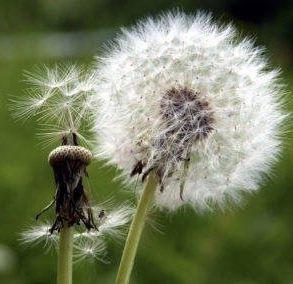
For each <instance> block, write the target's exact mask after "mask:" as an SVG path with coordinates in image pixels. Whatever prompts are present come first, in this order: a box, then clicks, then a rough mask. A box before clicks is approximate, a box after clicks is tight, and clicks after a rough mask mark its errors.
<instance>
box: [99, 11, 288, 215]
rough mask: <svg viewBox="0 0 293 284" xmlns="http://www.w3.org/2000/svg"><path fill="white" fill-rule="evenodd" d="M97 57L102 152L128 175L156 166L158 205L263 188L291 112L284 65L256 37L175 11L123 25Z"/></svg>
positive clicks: (233, 197) (234, 196)
mask: <svg viewBox="0 0 293 284" xmlns="http://www.w3.org/2000/svg"><path fill="white" fill-rule="evenodd" d="M97 60H98V63H97V75H98V77H99V82H98V83H97V84H96V90H95V92H96V98H97V99H98V100H99V111H98V115H97V116H96V121H95V131H96V133H97V137H98V141H99V144H98V146H97V149H96V150H97V154H98V156H99V157H102V158H104V159H106V160H108V161H109V164H112V165H116V166H117V167H118V168H119V169H121V170H122V172H123V174H124V176H125V177H126V179H127V180H128V181H134V180H136V179H137V177H136V176H135V174H139V173H140V170H141V171H142V173H141V175H144V174H145V176H147V172H148V171H151V170H154V171H156V172H157V175H158V178H159V179H160V187H159V186H158V190H157V192H156V200H155V203H156V205H157V206H159V207H164V208H168V209H170V210H173V209H176V208H178V207H179V206H181V205H184V204H191V205H192V206H194V207H195V208H196V209H199V210H200V209H207V208H212V207H213V205H218V206H220V207H222V206H224V205H225V204H226V201H235V202H238V201H239V199H240V197H241V192H252V191H255V190H257V189H258V187H259V183H260V181H261V178H262V176H263V174H264V173H268V171H269V170H270V168H271V165H272V163H273V162H274V161H275V159H276V158H277V156H278V153H279V151H280V134H281V133H280V126H281V124H282V122H283V120H284V115H283V113H282V111H281V101H280V97H281V95H282V89H281V87H280V84H279V83H278V78H277V77H278V71H276V70H270V69H269V68H268V64H267V62H266V60H265V59H264V57H263V55H262V51H261V50H260V49H258V48H255V47H253V44H252V42H251V41H250V40H247V39H244V40H241V41H240V40H238V39H237V33H236V31H235V29H234V28H233V27H232V26H230V25H228V26H219V25H217V24H215V23H214V22H213V20H212V18H211V17H210V16H207V15H205V14H200V13H199V14H197V15H196V16H190V15H186V14H184V13H179V12H177V13H168V14H164V15H163V16H161V17H159V18H156V19H153V18H149V19H146V20H144V21H142V22H140V23H139V24H138V25H136V26H135V27H133V28H131V29H125V30H123V31H122V33H121V35H120V36H118V38H117V40H116V42H115V43H113V44H112V46H111V47H110V49H109V50H108V51H106V52H105V53H104V55H103V57H100V58H98V59H97ZM135 167H137V169H136V170H135V169H134V168H135ZM131 173H132V174H133V175H134V177H133V178H130V174H131ZM160 188H161V191H160V190H159V189H160ZM180 191H181V194H180Z"/></svg>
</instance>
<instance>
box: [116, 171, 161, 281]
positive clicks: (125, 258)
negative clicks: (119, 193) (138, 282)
mask: <svg viewBox="0 0 293 284" xmlns="http://www.w3.org/2000/svg"><path fill="white" fill-rule="evenodd" d="M157 183H158V182H157V178H156V176H155V173H154V171H152V172H151V173H150V175H149V177H148V180H147V183H146V185H145V188H144V190H143V193H142V195H141V198H140V200H139V203H138V206H137V209H136V212H135V215H134V218H133V220H132V223H131V225H130V229H129V232H128V236H127V240H126V243H125V246H124V250H123V254H122V258H121V261H120V266H119V270H118V274H117V278H116V284H127V283H129V280H130V275H131V271H132V268H133V264H134V259H135V255H136V252H137V248H138V244H139V240H140V237H141V234H142V230H143V227H144V223H145V218H146V215H147V211H148V207H149V204H150V201H151V200H152V199H153V196H154V193H155V189H156V187H157Z"/></svg>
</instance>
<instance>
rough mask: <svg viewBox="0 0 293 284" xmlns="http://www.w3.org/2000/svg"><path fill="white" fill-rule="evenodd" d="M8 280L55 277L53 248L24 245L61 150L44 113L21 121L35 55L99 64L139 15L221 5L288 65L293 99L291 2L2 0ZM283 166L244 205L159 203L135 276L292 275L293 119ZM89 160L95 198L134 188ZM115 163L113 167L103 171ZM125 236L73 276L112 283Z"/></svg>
mask: <svg viewBox="0 0 293 284" xmlns="http://www.w3.org/2000/svg"><path fill="white" fill-rule="evenodd" d="M0 4H1V5H0V7H1V8H0V70H1V71H0V129H1V133H0V145H1V147H0V149H1V156H0V218H1V219H0V228H1V230H0V283H3V284H28V283H30V284H39V283H44V284H45V283H54V282H55V273H56V256H55V252H54V251H53V252H48V251H47V250H46V249H45V248H43V247H42V246H40V245H39V246H32V247H25V246H23V245H21V244H20V242H19V234H20V233H21V232H22V231H23V230H24V229H26V228H27V227H28V226H30V225H32V224H34V222H35V221H34V216H35V214H36V212H38V211H39V210H40V209H41V208H42V207H43V206H44V205H45V204H46V203H47V202H48V201H49V200H50V199H51V197H52V195H53V192H54V183H53V178H52V172H51V169H50V168H49V166H48V164H47V154H48V152H49V151H50V150H51V149H48V148H45V149H43V148H42V147H41V146H40V145H39V142H40V141H39V140H38V138H37V137H36V134H37V126H36V123H35V121H29V122H28V123H26V124H21V123H16V122H15V121H14V120H13V119H12V118H11V115H10V113H9V111H8V104H9V103H8V99H9V96H23V95H24V93H25V91H24V90H25V89H26V88H27V85H26V84H25V83H24V82H23V79H24V77H23V71H24V70H28V71H33V70H34V67H35V66H36V65H41V64H51V63H55V62H64V61H66V62H67V61H71V62H77V63H78V64H84V63H85V64H87V63H90V62H91V60H92V59H93V56H94V55H95V54H96V53H97V52H98V51H99V48H100V47H101V46H102V45H103V43H105V41H106V40H108V39H111V38H112V37H113V36H114V35H115V33H116V32H117V31H118V29H119V27H120V26H128V25H131V24H133V23H134V22H135V21H136V20H137V19H139V18H140V17H144V16H147V15H153V14H157V13H159V12H161V11H166V10H168V9H170V8H175V7H179V8H182V9H184V11H186V12H193V11H196V10H197V9H201V10H206V11H210V12H213V14H214V16H215V17H216V18H217V19H218V20H219V21H221V22H229V21H231V20H232V21H233V22H234V23H235V25H236V26H237V27H238V28H239V29H240V31H241V32H242V33H243V34H244V35H245V34H249V35H251V36H252V37H254V38H256V43H257V44H258V45H265V46H266V47H267V51H268V54H269V56H270V60H271V62H272V64H273V65H274V66H276V67H281V68H282V70H283V78H284V83H285V84H286V85H287V89H288V96H287V97H288V104H287V105H286V106H285V107H286V109H288V110H290V109H291V110H292V109H293V104H292V95H290V90H291V89H292V86H293V68H292V61H293V60H292V59H293V57H292V55H293V51H292V50H293V48H292V47H293V33H292V27H293V5H292V1H289V0H288V1H285V0H283V1H275V0H268V1H257V0H254V1H252V0H247V1H239V0H220V1H213V0H199V1H191V0H182V1H168V0H155V1H154V0H149V1H137V0H136V1H135V0H126V1H113V0H87V1H82V0H54V1H53V0H51V1H50V0H34V1H32V0H30V1H29V0H15V1H8V0H1V1H0ZM288 130H289V131H288V133H287V134H286V135H285V136H286V137H285V139H284V140H285V147H284V151H283V153H282V156H281V159H280V161H279V162H278V164H277V165H276V166H275V168H274V174H273V176H272V178H271V179H269V180H267V181H266V183H265V184H264V186H263V188H262V190H261V191H260V192H259V193H258V194H256V195H253V196H249V197H248V198H247V199H246V204H244V206H243V207H242V208H240V209H237V210H234V211H228V212H225V213H223V212H215V213H212V214H205V215H197V214H195V213H194V212H193V211H191V210H185V211H184V212H183V211H182V212H178V213H176V214H174V215H172V216H171V215H166V214H164V213H160V212H156V213H155V214H154V215H153V223H155V225H154V226H155V227H156V228H159V229H160V231H161V232H159V231H158V230H156V229H154V228H153V227H154V226H150V225H149V226H147V228H146V232H145V234H144V237H143V239H142V242H141V246H140V250H139V253H138V256H137V261H136V265H135V269H134V273H133V278H132V283H168V284H178V283H190V284H191V283H192V284H193V283H195V284H210V283H225V284H234V283H238V284H259V283H266V284H269V283H272V284H273V283H277V284H279V283H284V284H290V283H291V284H292V283H293V225H292V224H293V171H292V168H293V159H292V158H293V150H292V146H291V145H292V132H291V131H292V127H291V126H290V125H289V127H288ZM100 166H101V165H100V164H99V163H96V164H94V165H92V166H91V167H90V187H91V191H92V195H93V196H94V198H95V200H97V201H99V200H104V199H105V198H108V197H111V196H112V197H113V196H115V199H116V200H117V201H119V200H125V199H129V200H133V195H132V194H130V193H128V192H126V191H121V190H119V184H118V183H113V182H112V178H113V177H114V176H115V172H114V170H113V169H106V170H105V169H100ZM105 171H106V172H105ZM122 247H123V242H120V243H117V242H112V243H110V245H109V257H110V259H111V264H108V265H106V264H101V263H99V262H93V263H80V264H77V265H76V266H75V269H74V283H81V284H88V283H113V281H114V279H115V272H116V271H117V268H118V263H119V259H120V256H121V251H122Z"/></svg>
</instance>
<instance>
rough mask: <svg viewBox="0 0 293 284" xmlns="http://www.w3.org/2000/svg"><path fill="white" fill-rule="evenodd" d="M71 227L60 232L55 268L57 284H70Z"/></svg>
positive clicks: (66, 227)
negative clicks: (56, 265)
mask: <svg viewBox="0 0 293 284" xmlns="http://www.w3.org/2000/svg"><path fill="white" fill-rule="evenodd" d="M72 248H73V227H72V226H71V227H68V226H65V227H63V228H62V229H61V230H60V243H59V255H58V268H57V284H71V283H72Z"/></svg>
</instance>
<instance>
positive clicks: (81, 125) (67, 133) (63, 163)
mask: <svg viewBox="0 0 293 284" xmlns="http://www.w3.org/2000/svg"><path fill="white" fill-rule="evenodd" d="M42 73H45V76H44V75H43V76H42V75H39V74H38V73H37V74H28V76H27V77H28V81H29V82H30V84H31V85H32V88H31V89H30V90H29V95H28V96H27V97H24V98H23V99H21V100H17V101H16V102H14V104H13V108H14V114H15V115H16V116H17V117H18V118H20V119H27V118H29V117H31V116H36V117H37V118H38V121H39V123H40V124H41V125H42V126H43V129H45V132H44V131H43V132H42V137H43V141H44V142H45V143H48V142H53V141H59V144H60V146H58V147H56V148H55V149H53V150H52V151H51V152H50V154H49V157H48V162H49V164H50V166H51V167H52V169H53V173H54V179H55V185H56V192H55V195H54V198H53V200H52V202H51V203H50V204H49V205H48V206H47V207H45V208H44V209H43V210H42V211H41V212H40V213H39V214H38V215H37V216H36V219H37V220H38V219H40V217H41V215H42V214H43V213H44V212H45V211H47V210H49V209H50V208H51V207H52V206H54V207H55V220H54V221H53V222H52V223H51V224H49V223H43V224H40V225H37V226H33V227H32V228H31V229H29V230H28V231H26V232H24V233H23V234H22V239H23V241H24V242H25V243H31V242H39V241H42V240H44V241H45V242H46V243H47V244H50V245H54V246H56V247H57V248H58V269H57V283H58V284H70V283H72V259H73V256H75V257H76V258H77V260H80V259H84V258H86V257H88V256H90V257H94V258H97V259H101V260H103V259H104V256H105V249H106V245H105V240H104V237H105V236H107V235H108V236H115V235H117V234H118V235H119V231H117V229H121V227H122V226H123V225H125V224H126V223H127V222H128V220H129V218H130V215H131V208H130V207H129V206H126V205H125V206H119V207H117V208H115V209H114V210H113V211H111V210H108V209H106V208H101V207H99V206H92V202H91V200H90V199H89V196H88V192H87V190H86V189H85V187H84V183H83V179H84V178H86V177H87V176H88V174H87V166H88V165H89V164H90V162H91V160H92V158H93V155H92V153H91V151H90V149H89V148H91V142H90V140H89V139H88V128H89V124H90V121H89V118H90V117H91V109H92V108H93V106H94V104H93V99H92V98H93V96H92V94H93V86H94V83H95V80H94V79H95V75H94V73H92V72H84V71H83V70H82V69H80V68H77V67H76V66H67V67H65V66H63V67H62V66H55V67H54V68H52V69H49V68H45V70H43V71H42ZM75 228H76V229H75Z"/></svg>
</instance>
